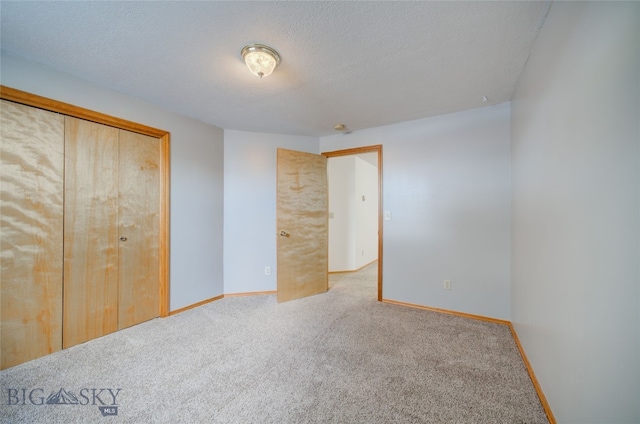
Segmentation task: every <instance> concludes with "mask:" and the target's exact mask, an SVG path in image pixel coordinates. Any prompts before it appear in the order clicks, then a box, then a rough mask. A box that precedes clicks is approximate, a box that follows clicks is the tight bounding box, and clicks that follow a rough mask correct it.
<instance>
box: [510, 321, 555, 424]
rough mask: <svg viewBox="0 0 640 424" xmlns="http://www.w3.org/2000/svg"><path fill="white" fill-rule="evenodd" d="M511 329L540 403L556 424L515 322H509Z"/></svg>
mask: <svg viewBox="0 0 640 424" xmlns="http://www.w3.org/2000/svg"><path fill="white" fill-rule="evenodd" d="M509 330H511V335H512V336H513V340H515V342H516V346H518V350H519V351H520V356H521V357H522V361H523V362H524V365H525V367H527V372H528V373H529V378H531V382H532V383H533V387H535V389H536V392H537V393H538V398H539V399H540V403H541V404H542V408H543V409H544V412H545V414H547V419H548V420H549V424H556V418H555V417H554V416H553V412H551V406H550V405H549V402H548V401H547V398H546V396H545V395H544V392H543V391H542V387H540V383H539V382H538V379H537V378H536V374H535V373H534V372H533V367H532V366H531V363H529V359H528V358H527V354H526V353H525V352H524V348H523V347H522V344H521V343H520V339H519V338H518V333H516V329H515V328H514V327H513V324H512V323H511V322H509Z"/></svg>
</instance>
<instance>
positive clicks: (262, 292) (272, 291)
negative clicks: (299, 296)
mask: <svg viewBox="0 0 640 424" xmlns="http://www.w3.org/2000/svg"><path fill="white" fill-rule="evenodd" d="M276 293H277V292H276V291H275V290H269V291H259V292H243V293H225V294H224V297H242V296H263V295H268V294H276Z"/></svg>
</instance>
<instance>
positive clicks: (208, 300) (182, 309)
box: [169, 294, 224, 316]
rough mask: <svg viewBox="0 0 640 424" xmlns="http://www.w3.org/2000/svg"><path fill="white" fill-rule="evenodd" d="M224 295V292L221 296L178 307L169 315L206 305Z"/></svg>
mask: <svg viewBox="0 0 640 424" xmlns="http://www.w3.org/2000/svg"><path fill="white" fill-rule="evenodd" d="M223 297H224V295H223V294H221V295H220V296H216V297H212V298H211V299H205V300H203V301H201V302H198V303H194V304H193V305H189V306H185V307H184V308H180V309H176V310H175V311H171V312H169V316H171V315H175V314H179V313H180V312H184V311H188V310H189V309H193V308H197V307H198V306H202V305H206V304H207V303H211V302H214V301H216V300H220V299H222V298H223Z"/></svg>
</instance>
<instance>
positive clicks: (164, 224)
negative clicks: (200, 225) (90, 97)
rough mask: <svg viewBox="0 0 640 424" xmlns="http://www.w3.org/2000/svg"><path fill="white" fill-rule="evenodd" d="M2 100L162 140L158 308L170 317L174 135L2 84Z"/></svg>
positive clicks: (0, 87)
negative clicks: (170, 202)
mask: <svg viewBox="0 0 640 424" xmlns="http://www.w3.org/2000/svg"><path fill="white" fill-rule="evenodd" d="M0 99H4V100H9V101H12V102H15V103H20V104H23V105H27V106H32V107H36V108H39V109H44V110H48V111H51V112H57V113H60V114H63V115H67V116H72V117H74V118H80V119H84V120H86V121H91V122H95V123H98V124H104V125H109V126H111V127H115V128H120V129H123V130H128V131H132V132H135V133H139V134H144V135H148V136H151V137H156V138H158V139H159V140H160V154H161V155H162V157H161V158H160V162H161V170H160V172H161V175H160V179H161V187H160V197H161V199H160V234H159V238H160V241H159V243H160V252H159V255H160V273H159V275H160V282H159V287H158V289H159V291H160V305H158V307H159V314H160V316H161V317H163V318H164V317H167V316H169V221H170V217H169V210H170V209H169V191H170V175H171V174H170V168H169V163H170V152H171V149H170V147H171V142H170V141H171V134H170V133H169V132H168V131H165V130H161V129H158V128H153V127H149V126H146V125H143V124H138V123H136V122H132V121H127V120H126V119H121V118H116V117H114V116H110V115H106V114H104V113H100V112H95V111H93V110H89V109H85V108H82V107H79V106H74V105H71V104H69V103H64V102H60V101H57V100H53V99H49V98H47V97H42V96H38V95H36V94H31V93H27V92H25V91H21V90H17V89H15V88H11V87H6V86H4V85H0Z"/></svg>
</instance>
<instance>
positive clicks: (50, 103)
mask: <svg viewBox="0 0 640 424" xmlns="http://www.w3.org/2000/svg"><path fill="white" fill-rule="evenodd" d="M0 98H2V99H5V100H10V101H12V102H15V103H20V104H23V105H27V106H33V107H37V108H39V109H44V110H49V111H51V112H58V113H61V114H63V115H68V116H73V117H74V118H80V119H84V120H85V121H91V122H96V123H98V124H104V125H109V126H111V127H116V128H121V129H123V130H129V131H133V132H135V133H139V134H144V135H149V136H152V137H156V138H160V137H163V136H164V135H165V134H168V132H167V131H164V130H160V129H157V128H152V127H148V126H146V125H143V124H138V123H136V122H132V121H127V120H126V119H120V118H116V117H114V116H110V115H106V114H104V113H100V112H95V111H93V110H89V109H85V108H82V107H79V106H74V105H71V104H69V103H64V102H59V101H57V100H53V99H49V98H47V97H42V96H38V95H36V94H31V93H27V92H25V91H21V90H17V89H15V88H11V87H5V86H4V85H0Z"/></svg>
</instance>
